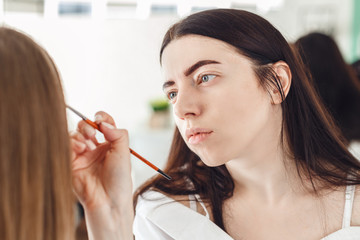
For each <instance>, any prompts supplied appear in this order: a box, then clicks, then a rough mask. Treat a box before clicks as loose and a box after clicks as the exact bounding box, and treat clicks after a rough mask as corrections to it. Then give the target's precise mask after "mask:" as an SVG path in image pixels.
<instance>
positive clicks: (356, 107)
mask: <svg viewBox="0 0 360 240" xmlns="http://www.w3.org/2000/svg"><path fill="white" fill-rule="evenodd" d="M295 46H296V47H297V49H298V50H299V53H300V55H301V57H302V60H303V61H304V63H305V65H306V66H307V67H308V71H309V74H311V75H312V78H313V83H314V85H315V88H316V90H317V92H318V94H319V95H320V97H321V99H322V100H323V102H324V104H325V106H326V107H327V109H328V110H329V111H330V113H331V114H332V115H333V116H334V118H335V120H336V122H337V123H338V125H339V126H340V129H341V131H342V133H343V134H344V136H345V138H346V140H347V141H348V143H349V149H350V151H351V152H352V153H353V154H354V155H355V156H356V157H357V158H358V159H360V81H359V80H358V79H357V76H356V73H355V71H354V69H353V68H352V67H351V66H350V65H349V64H347V63H346V62H345V60H344V58H343V56H342V55H341V52H340V50H339V48H338V46H337V44H336V42H335V41H334V39H333V38H332V37H330V36H328V35H325V34H322V33H317V32H314V33H310V34H308V35H305V36H303V37H301V38H299V39H298V40H297V41H296V43H295Z"/></svg>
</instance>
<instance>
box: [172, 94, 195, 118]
mask: <svg viewBox="0 0 360 240" xmlns="http://www.w3.org/2000/svg"><path fill="white" fill-rule="evenodd" d="M199 100H200V99H199V96H198V95H197V94H196V93H195V92H194V91H192V90H190V89H188V90H186V91H182V92H180V91H179V92H178V95H177V97H176V102H175V104H174V106H173V107H174V113H175V116H176V117H178V118H180V119H181V120H185V119H187V118H192V117H196V116H198V115H199V114H200V113H201V103H200V101H199Z"/></svg>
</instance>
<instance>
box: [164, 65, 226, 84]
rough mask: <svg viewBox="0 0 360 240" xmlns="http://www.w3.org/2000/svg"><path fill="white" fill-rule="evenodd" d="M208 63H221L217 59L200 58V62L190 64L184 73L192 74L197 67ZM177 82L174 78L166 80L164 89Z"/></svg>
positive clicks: (186, 74)
mask: <svg viewBox="0 0 360 240" xmlns="http://www.w3.org/2000/svg"><path fill="white" fill-rule="evenodd" d="M208 64H220V62H218V61H215V60H200V61H198V62H196V63H195V64H193V65H192V66H190V67H189V68H188V69H186V70H185V71H184V75H185V76H186V77H187V76H189V75H190V74H192V73H193V72H194V71H195V70H196V69H198V68H200V67H202V66H204V65H208ZM174 84H175V82H174V81H172V80H169V81H166V82H165V83H164V84H163V87H162V88H163V90H165V89H166V88H168V87H171V86H173V85H174Z"/></svg>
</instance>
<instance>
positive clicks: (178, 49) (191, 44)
mask: <svg viewBox="0 0 360 240" xmlns="http://www.w3.org/2000/svg"><path fill="white" fill-rule="evenodd" d="M239 56H241V55H240V53H239V52H238V51H237V49H236V48H235V47H233V46H231V45H230V44H227V43H225V42H223V41H220V40H217V39H214V38H210V37H205V36H200V35H186V36H184V37H180V38H178V39H175V40H172V41H171V42H170V43H169V45H168V46H166V48H165V49H164V52H163V55H162V67H163V70H164V71H165V72H166V71H168V70H169V69H172V70H174V69H178V68H181V67H187V66H189V65H191V64H193V63H194V62H197V61H201V60H216V61H220V62H222V61H224V60H229V59H231V58H233V57H239Z"/></svg>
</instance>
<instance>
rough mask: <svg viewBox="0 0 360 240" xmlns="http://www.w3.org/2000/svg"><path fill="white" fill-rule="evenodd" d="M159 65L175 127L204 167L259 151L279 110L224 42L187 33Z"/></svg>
mask: <svg viewBox="0 0 360 240" xmlns="http://www.w3.org/2000/svg"><path fill="white" fill-rule="evenodd" d="M162 63H163V64H162V65H163V70H164V75H165V83H164V92H165V94H166V95H167V96H168V98H169V99H170V102H171V103H172V105H173V111H174V118H175V122H176V125H177V127H178V129H179V131H180V133H181V135H182V137H183V138H184V140H185V142H186V144H187V145H188V147H189V148H190V149H191V150H192V151H193V152H195V153H196V154H197V155H198V156H199V157H200V158H201V159H202V161H203V162H204V163H205V164H207V165H208V166H219V165H221V164H224V163H226V162H227V161H229V160H232V159H237V158H246V157H249V155H251V154H252V153H253V152H254V151H256V149H259V148H261V147H262V146H258V144H259V143H261V140H260V139H261V138H262V137H266V136H264V134H267V132H268V131H267V128H268V127H271V126H269V124H270V125H271V122H272V121H273V119H274V118H275V117H274V116H275V115H278V114H279V111H278V109H277V110H276V109H275V108H276V106H275V105H273V104H272V101H271V97H270V96H269V93H268V92H267V91H266V90H265V89H264V88H263V87H261V86H260V84H259V80H258V79H257V78H256V76H255V73H254V71H253V69H252V63H251V62H250V60H248V59H247V58H246V57H244V56H243V55H241V54H239V53H238V52H237V51H236V49H235V48H234V47H232V46H231V45H229V44H227V43H225V42H222V41H219V40H216V39H212V38H208V37H203V36H198V35H188V36H185V37H181V38H179V39H177V40H173V41H172V42H170V44H169V45H168V46H167V47H166V48H165V50H164V52H163V55H162ZM280 116H281V114H280ZM277 118H278V117H277ZM275 120H276V121H278V120H279V119H275ZM280 121H281V119H280Z"/></svg>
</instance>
